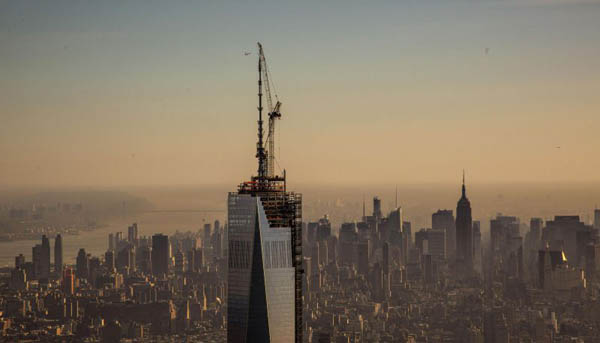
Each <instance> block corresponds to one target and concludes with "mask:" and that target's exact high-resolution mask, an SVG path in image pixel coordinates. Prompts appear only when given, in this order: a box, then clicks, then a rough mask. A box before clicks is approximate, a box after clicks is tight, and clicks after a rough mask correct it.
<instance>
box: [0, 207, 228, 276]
mask: <svg viewBox="0 0 600 343" xmlns="http://www.w3.org/2000/svg"><path fill="white" fill-rule="evenodd" d="M215 219H219V220H220V221H221V223H223V219H224V213H202V212H147V213H141V214H137V215H132V216H130V217H126V218H117V219H113V220H111V221H110V222H109V223H108V224H107V225H105V226H103V227H100V228H98V229H96V230H93V231H82V232H80V234H79V235H64V236H63V258H64V261H65V263H67V264H74V263H75V258H76V257H77V253H78V251H79V249H81V248H84V249H85V250H86V252H88V253H90V254H92V256H102V255H103V254H104V252H105V251H106V249H107V248H108V234H109V233H114V232H119V231H120V232H123V237H124V238H127V227H128V226H129V225H131V224H132V223H138V235H139V236H151V235H153V234H155V233H164V234H166V235H172V234H174V233H175V232H176V231H180V232H184V231H198V230H199V229H201V228H202V227H203V226H204V224H205V223H213V222H214V220H215ZM49 238H50V251H51V253H50V255H51V258H52V263H54V237H49ZM40 243H41V240H39V241H34V240H25V241H12V242H0V267H6V266H9V267H13V266H14V263H15V256H17V255H19V254H23V255H25V259H26V261H31V259H32V256H31V253H32V248H33V246H34V245H36V244H40Z"/></svg>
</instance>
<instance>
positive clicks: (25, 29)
mask: <svg viewBox="0 0 600 343" xmlns="http://www.w3.org/2000/svg"><path fill="white" fill-rule="evenodd" d="M174 18H177V19H174ZM598 32H600V2H599V1H577V0H574V1H566V0H565V1H560V0H549V1H541V0H540V1H538V0H524V1H511V0H506V1H500V0H489V1H479V2H471V1H429V2H426V3H423V2H420V1H408V2H402V3H399V2H392V1H389V2H388V1H382V2H378V3H377V4H376V5H374V4H372V3H369V4H366V3H362V2H351V3H348V2H344V3H343V4H342V3H341V2H328V3H326V4H324V3H320V2H310V4H308V3H304V2H303V3H299V2H293V3H292V2H290V3H287V2H285V3H282V2H275V1H266V2H262V3H261V4H259V5H255V4H240V3H237V4H233V3H231V4H225V3H221V2H218V3H216V2H215V3H212V2H206V3H204V2H198V3H194V2H179V1H177V2H169V3H162V2H154V1H151V2H142V1H131V2H126V3H123V2H113V1H102V2H86V3H79V2H69V1H53V2H31V1H19V2H12V1H0V45H1V46H2V47H3V49H2V50H0V61H1V62H0V73H2V75H3V77H2V79H1V80H0V102H1V103H2V108H1V109H0V118H1V119H2V121H1V124H0V186H7V185H11V186H30V185H36V186H68V187H81V186H119V185H133V186H136V185H139V186H143V185H160V186H169V185H185V184H190V185H201V184H219V185H222V184H223V185H224V184H231V185H232V186H234V185H236V184H237V183H239V182H241V181H243V180H245V179H247V178H248V177H249V176H250V175H252V174H255V173H256V159H255V157H254V154H255V148H256V147H255V144H256V120H257V111H256V106H257V98H256V87H257V86H256V81H257V80H256V79H257V70H256V64H257V52H256V50H257V49H256V42H257V41H260V42H261V43H263V45H264V48H265V53H266V57H267V63H268V64H269V67H270V72H271V75H272V77H273V79H274V82H275V85H276V86H277V88H276V90H277V93H278V95H279V99H280V100H281V101H282V103H283V107H282V114H283V118H282V120H281V121H279V123H278V134H277V140H278V144H279V147H278V151H279V152H280V154H279V156H278V164H279V165H280V166H281V167H284V168H286V169H287V171H288V173H289V178H290V182H293V183H298V184H314V183H332V184H368V183H370V182H373V183H377V184H412V183H437V182H440V183H455V182H460V173H461V170H462V169H467V171H468V177H469V179H470V180H472V181H473V182H479V183H511V182H542V183H543V182H562V183H569V182H572V183H582V182H588V183H598V182H600V173H598V170H600V159H599V158H598V157H597V154H598V152H597V148H598V147H600V135H598V132H599V130H600V129H599V128H600V97H598V94H599V93H600V82H599V81H600V44H598V41H597V38H598ZM247 52H250V54H247Z"/></svg>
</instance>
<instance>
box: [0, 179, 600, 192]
mask: <svg viewBox="0 0 600 343" xmlns="http://www.w3.org/2000/svg"><path fill="white" fill-rule="evenodd" d="M238 184H239V183H225V182H219V183H212V184H202V183H181V184H145V185H144V184H121V185H107V184H104V185H102V184H99V185H41V184H40V185H2V184H0V191H54V190H77V191H82V190H87V191H107V190H111V191H115V190H123V191H126V190H142V189H145V190H154V189H161V190H169V189H171V190H181V189H184V188H186V189H200V188H212V189H232V190H235V188H236V187H237V186H238ZM466 185H467V189H468V188H469V185H474V186H477V187H481V186H484V187H486V186H534V187H535V186H544V187H548V186H555V187H560V188H563V187H565V186H574V187H577V186H598V187H600V180H598V181H564V180H563V181H513V182H508V181H488V182H481V181H473V182H469V181H468V179H467V182H466ZM288 186H290V183H288ZM291 186H292V187H288V188H292V189H291V190H293V189H295V188H298V187H299V188H308V189H311V188H325V189H334V188H350V189H355V188H363V187H371V188H383V187H385V188H388V187H391V188H395V187H408V188H412V187H421V186H441V187H454V186H457V187H460V186H461V180H457V182H450V181H422V182H403V183H400V182H399V183H393V182H371V183H369V182H348V183H327V182H323V183H312V182H291Z"/></svg>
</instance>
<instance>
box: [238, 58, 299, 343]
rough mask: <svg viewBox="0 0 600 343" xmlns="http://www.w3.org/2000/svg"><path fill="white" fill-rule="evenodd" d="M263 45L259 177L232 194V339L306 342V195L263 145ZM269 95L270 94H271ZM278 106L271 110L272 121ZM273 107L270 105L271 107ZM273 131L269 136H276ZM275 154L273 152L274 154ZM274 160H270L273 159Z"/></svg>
mask: <svg viewBox="0 0 600 343" xmlns="http://www.w3.org/2000/svg"><path fill="white" fill-rule="evenodd" d="M264 64H265V61H264V55H263V54H262V47H261V48H260V57H259V81H258V88H259V89H258V96H259V99H258V103H259V105H258V112H259V117H258V144H257V153H256V157H257V158H258V175H257V176H253V177H252V178H251V181H247V182H243V183H242V184H240V185H239V187H238V191H237V192H231V193H229V196H228V223H229V227H228V244H229V249H228V252H229V256H228V257H229V274H228V300H227V301H228V309H227V341H228V342H236V343H237V342H298V343H300V342H302V250H301V249H302V226H301V213H302V212H301V211H302V200H301V199H302V198H301V196H300V195H299V194H296V193H293V192H288V191H287V189H286V175H285V171H284V172H283V175H282V176H278V175H275V170H274V169H273V168H270V167H269V166H272V165H273V164H272V163H269V164H267V159H268V154H273V153H274V152H275V151H274V149H272V146H273V144H274V143H271V141H269V143H270V144H269V148H270V149H269V151H268V152H267V151H266V150H265V147H264V145H263V127H262V126H263V120H262V109H263V107H262V77H263V70H264V71H265V72H266V66H264ZM268 99H270V96H269V97H268ZM279 105H280V104H277V105H276V107H275V108H274V109H271V108H269V110H270V111H271V112H270V113H269V124H270V127H269V129H270V130H269V132H272V131H271V129H272V127H271V124H272V120H274V119H276V118H278V117H280V116H281V114H280V113H279V112H278V111H279V110H278V109H279ZM269 107H270V106H269ZM273 138H274V137H273V136H272V135H269V137H268V138H267V139H273ZM271 156H272V155H271ZM269 162H270V161H269Z"/></svg>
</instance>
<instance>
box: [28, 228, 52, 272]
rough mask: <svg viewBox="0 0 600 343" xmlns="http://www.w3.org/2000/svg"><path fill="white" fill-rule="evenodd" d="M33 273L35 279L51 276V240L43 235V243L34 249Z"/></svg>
mask: <svg viewBox="0 0 600 343" xmlns="http://www.w3.org/2000/svg"><path fill="white" fill-rule="evenodd" d="M32 261H33V271H34V272H33V273H34V275H33V276H34V278H35V279H38V280H40V279H47V278H48V277H49V276H50V241H49V240H48V237H46V235H43V236H42V244H37V245H36V246H34V247H33V249H32Z"/></svg>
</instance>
